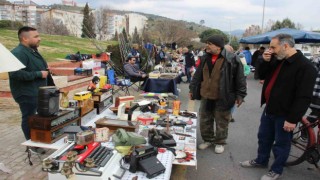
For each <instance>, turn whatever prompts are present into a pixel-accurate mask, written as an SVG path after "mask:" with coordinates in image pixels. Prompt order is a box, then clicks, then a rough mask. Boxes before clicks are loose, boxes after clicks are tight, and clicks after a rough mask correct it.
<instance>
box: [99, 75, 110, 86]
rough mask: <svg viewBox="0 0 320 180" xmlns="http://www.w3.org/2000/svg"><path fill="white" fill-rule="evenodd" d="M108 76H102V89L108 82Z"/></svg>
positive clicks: (100, 84)
mask: <svg viewBox="0 0 320 180" xmlns="http://www.w3.org/2000/svg"><path fill="white" fill-rule="evenodd" d="M107 80H108V78H107V76H100V82H99V88H100V89H102V88H103V87H104V85H106V84H107Z"/></svg>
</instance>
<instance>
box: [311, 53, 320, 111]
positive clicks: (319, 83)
mask: <svg viewBox="0 0 320 180" xmlns="http://www.w3.org/2000/svg"><path fill="white" fill-rule="evenodd" d="M314 62H315V67H316V68H317V70H318V76H317V79H316V83H315V85H314V89H313V98H319V99H320V57H317V58H316V59H315V60H314ZM314 102H319V101H313V103H311V104H310V107H311V108H316V109H320V104H318V103H314Z"/></svg>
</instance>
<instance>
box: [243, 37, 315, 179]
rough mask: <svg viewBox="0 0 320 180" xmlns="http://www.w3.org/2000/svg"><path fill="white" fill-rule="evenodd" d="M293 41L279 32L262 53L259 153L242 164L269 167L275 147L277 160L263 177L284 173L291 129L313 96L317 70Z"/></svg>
mask: <svg viewBox="0 0 320 180" xmlns="http://www.w3.org/2000/svg"><path fill="white" fill-rule="evenodd" d="M294 44H295V43H294V39H293V38H292V37H291V36H290V35H288V34H279V35H277V36H275V37H273V38H272V40H271V42H270V48H269V50H267V51H265V52H264V53H263V59H264V61H263V62H262V64H261V66H260V70H259V75H260V78H261V79H264V80H265V81H264V84H263V88H262V94H261V106H262V105H263V104H266V106H265V109H264V111H263V114H262V116H261V120H260V127H259V132H258V140H259V141H258V144H259V147H258V156H257V158H256V159H253V160H250V161H244V162H242V163H241V166H243V167H267V165H268V162H269V158H270V152H271V149H272V151H273V154H274V157H275V160H274V162H273V164H272V166H271V168H270V170H269V172H268V173H267V174H266V175H264V176H262V178H261V179H262V180H269V179H270V180H271V179H278V178H279V177H280V175H281V174H282V171H283V167H284V165H285V163H286V161H287V159H288V156H289V152H290V147H291V139H292V132H293V130H294V129H295V127H296V123H297V122H299V121H300V120H301V119H302V116H303V115H304V114H305V112H306V111H307V109H308V106H309V104H310V102H311V99H312V91H313V86H314V84H315V80H316V75H317V72H316V69H315V67H314V66H313V65H312V63H311V62H310V61H309V60H308V59H307V58H305V57H304V56H303V54H302V53H301V52H299V51H297V50H296V49H295V48H294Z"/></svg>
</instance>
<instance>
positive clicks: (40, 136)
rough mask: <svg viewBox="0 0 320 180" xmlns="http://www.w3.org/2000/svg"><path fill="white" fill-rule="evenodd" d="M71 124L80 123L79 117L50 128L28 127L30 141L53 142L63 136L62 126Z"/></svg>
mask: <svg viewBox="0 0 320 180" xmlns="http://www.w3.org/2000/svg"><path fill="white" fill-rule="evenodd" d="M71 125H80V117H78V118H76V119H74V120H72V121H69V122H68V123H67V124H63V125H60V126H57V127H55V128H53V129H51V130H41V129H30V133H31V141H34V142H41V143H48V144H51V143H54V142H56V141H58V140H59V139H61V138H62V137H63V136H65V134H64V131H63V128H64V127H67V126H71Z"/></svg>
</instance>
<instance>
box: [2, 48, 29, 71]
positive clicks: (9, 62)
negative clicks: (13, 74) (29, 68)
mask: <svg viewBox="0 0 320 180" xmlns="http://www.w3.org/2000/svg"><path fill="white" fill-rule="evenodd" d="M0 63H1V66H0V73H2V72H10V71H17V70H19V69H22V68H24V67H25V66H24V65H23V64H22V63H21V62H20V61H19V60H18V59H17V58H16V57H15V56H14V55H13V54H11V52H10V51H9V50H8V49H7V48H5V47H4V46H3V45H2V44H1V43H0Z"/></svg>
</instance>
